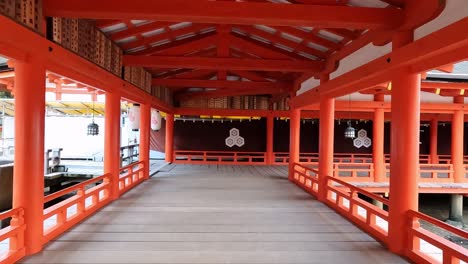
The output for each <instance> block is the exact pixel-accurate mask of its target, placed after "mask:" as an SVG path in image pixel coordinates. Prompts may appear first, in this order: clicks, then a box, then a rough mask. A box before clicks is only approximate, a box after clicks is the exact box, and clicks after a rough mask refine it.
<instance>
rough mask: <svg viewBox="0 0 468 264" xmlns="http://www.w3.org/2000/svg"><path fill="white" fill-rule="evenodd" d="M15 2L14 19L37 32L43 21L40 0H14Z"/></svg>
mask: <svg viewBox="0 0 468 264" xmlns="http://www.w3.org/2000/svg"><path fill="white" fill-rule="evenodd" d="M15 2H16V8H15V20H16V21H18V22H20V23H21V24H23V25H25V26H27V27H29V28H31V29H34V30H35V31H37V32H40V31H41V27H42V23H43V19H42V1H41V0H16V1H15Z"/></svg>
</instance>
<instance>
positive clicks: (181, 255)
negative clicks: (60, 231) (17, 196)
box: [24, 165, 406, 264]
mask: <svg viewBox="0 0 468 264" xmlns="http://www.w3.org/2000/svg"><path fill="white" fill-rule="evenodd" d="M286 174H287V172H286V168H285V167H278V166H276V167H260V166H258V167H255V166H216V165H212V166H203V165H200V166H190V165H177V166H174V165H170V166H167V167H166V168H164V169H163V170H162V171H160V172H159V173H158V174H157V176H156V177H153V178H152V179H150V180H148V181H146V182H144V183H142V184H141V185H140V186H138V187H137V188H135V189H134V190H132V191H130V192H129V193H127V194H126V195H124V196H123V197H122V198H121V199H120V200H118V201H116V202H114V203H112V204H111V205H109V206H108V207H106V208H104V209H103V210H102V211H100V212H99V213H97V214H96V215H94V216H92V217H91V218H89V219H88V220H86V221H85V222H83V223H82V224H80V225H79V226H77V227H76V228H74V229H73V230H71V231H70V232H68V233H66V234H64V235H63V236H61V237H59V238H58V239H57V240H56V241H54V242H52V243H50V244H49V245H48V246H47V247H46V248H45V250H44V251H43V252H42V253H39V254H38V255H36V256H33V257H30V258H27V259H25V260H24V263H361V264H362V263H406V262H405V261H404V260H402V259H401V258H399V257H397V256H395V255H393V254H391V253H389V252H388V251H386V250H385V249H384V248H383V247H382V246H381V245H380V244H379V243H377V242H375V240H373V239H372V238H371V237H369V236H368V235H367V234H365V233H363V232H362V231H360V230H359V229H357V228H356V227H355V226H353V225H352V224H350V223H349V222H348V221H347V220H345V219H343V218H342V217H340V216H339V215H338V214H336V213H334V212H333V211H332V210H331V209H330V208H328V207H326V206H325V205H323V204H321V203H320V202H317V201H316V200H314V199H313V198H312V197H311V196H310V195H308V194H306V193H304V192H303V191H302V190H301V189H299V188H297V187H296V186H295V185H293V184H291V183H290V182H288V180H287V179H286V176H285V175H286Z"/></svg>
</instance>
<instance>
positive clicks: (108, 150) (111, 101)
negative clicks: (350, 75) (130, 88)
mask: <svg viewBox="0 0 468 264" xmlns="http://www.w3.org/2000/svg"><path fill="white" fill-rule="evenodd" d="M120 112H121V111H120V94H119V93H106V105H105V113H104V114H105V119H104V125H105V129H104V173H106V174H107V173H109V174H110V175H112V176H111V186H112V187H111V193H110V196H111V198H112V199H113V200H115V199H118V198H119V178H120Z"/></svg>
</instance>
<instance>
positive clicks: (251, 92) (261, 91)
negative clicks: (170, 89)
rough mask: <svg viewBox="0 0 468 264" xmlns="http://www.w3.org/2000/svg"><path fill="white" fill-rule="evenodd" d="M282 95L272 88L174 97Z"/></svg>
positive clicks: (192, 93) (208, 92)
mask: <svg viewBox="0 0 468 264" xmlns="http://www.w3.org/2000/svg"><path fill="white" fill-rule="evenodd" d="M281 93H284V92H282V91H279V90H278V89H274V88H263V89H255V90H251V89H240V90H216V91H204V92H185V93H180V94H178V95H177V96H176V98H177V100H189V99H192V98H219V97H227V96H241V95H264V94H268V95H271V94H281Z"/></svg>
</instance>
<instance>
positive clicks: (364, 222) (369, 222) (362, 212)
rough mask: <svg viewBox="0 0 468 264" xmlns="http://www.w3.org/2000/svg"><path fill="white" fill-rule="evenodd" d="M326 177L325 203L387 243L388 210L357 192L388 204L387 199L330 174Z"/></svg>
mask: <svg viewBox="0 0 468 264" xmlns="http://www.w3.org/2000/svg"><path fill="white" fill-rule="evenodd" d="M326 177H327V185H326V186H325V188H326V197H327V198H326V203H327V205H328V206H330V207H331V208H333V209H335V211H337V212H338V213H339V214H341V215H343V216H344V217H346V218H348V219H349V220H350V221H351V222H353V223H354V224H356V225H357V226H359V227H360V228H361V229H362V230H365V231H366V232H367V233H368V234H370V235H371V236H373V237H375V238H376V239H377V240H380V241H381V242H383V243H384V244H385V245H387V244H388V231H387V230H388V212H387V211H385V210H383V209H381V208H379V207H377V206H375V205H373V204H372V203H370V202H368V201H365V200H363V199H361V198H360V197H359V194H361V195H363V196H366V197H368V198H371V199H373V200H377V201H379V202H381V203H382V204H383V205H386V206H388V200H387V199H385V198H382V197H380V196H378V195H375V194H373V193H370V192H368V191H365V190H363V189H360V188H358V187H355V186H354V185H352V184H349V183H347V182H345V181H342V180H339V179H336V178H334V177H331V176H326Z"/></svg>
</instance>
